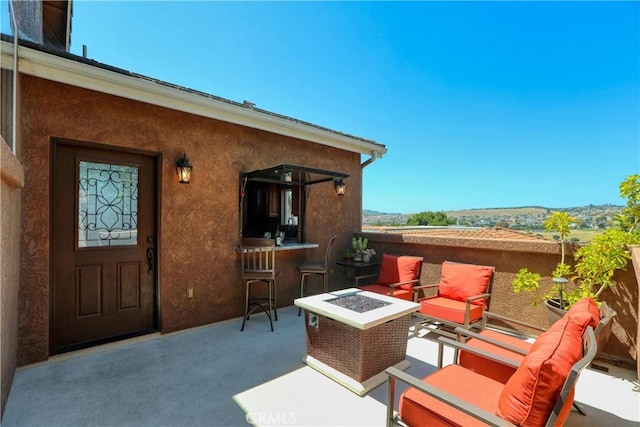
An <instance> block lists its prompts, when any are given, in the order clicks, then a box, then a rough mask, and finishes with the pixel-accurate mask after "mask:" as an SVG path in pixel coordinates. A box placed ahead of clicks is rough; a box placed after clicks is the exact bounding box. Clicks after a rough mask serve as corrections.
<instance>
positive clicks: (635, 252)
mask: <svg viewBox="0 0 640 427" xmlns="http://www.w3.org/2000/svg"><path fill="white" fill-rule="evenodd" d="M631 261H632V262H633V269H634V270H635V276H636V284H637V285H638V290H639V291H640V279H639V278H638V273H640V247H639V246H631ZM636 303H637V312H638V313H640V293H639V294H638V301H636ZM636 328H637V331H636V374H638V378H640V357H639V355H640V351H639V348H640V347H639V346H640V321H638V322H637V327H636Z"/></svg>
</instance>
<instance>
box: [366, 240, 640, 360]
mask: <svg viewBox="0 0 640 427" xmlns="http://www.w3.org/2000/svg"><path fill="white" fill-rule="evenodd" d="M355 235H356V236H363V237H367V238H368V239H369V247H372V248H373V249H374V250H375V251H376V252H377V254H378V256H381V254H382V253H385V252H386V253H393V254H405V255H417V256H422V257H424V265H423V269H422V275H421V283H422V284H424V285H426V284H432V283H438V282H439V279H440V272H441V264H442V262H443V261H447V260H448V261H456V262H464V263H470V264H481V265H491V266H494V267H495V268H496V272H495V276H494V281H493V290H492V295H491V306H490V309H491V311H494V312H496V313H498V314H503V315H506V316H509V317H512V318H515V319H520V320H523V321H526V322H529V323H532V324H535V325H538V326H541V327H547V326H548V319H547V313H546V310H545V307H544V304H540V305H538V307H533V306H532V304H531V299H530V295H528V294H524V293H522V294H519V295H516V294H514V292H513V288H512V286H511V281H512V280H513V278H514V276H515V274H516V273H517V272H518V271H519V270H520V269H521V268H523V267H527V268H528V269H529V270H531V271H534V272H537V273H540V274H541V275H542V276H543V281H542V287H541V288H542V289H541V290H542V293H541V294H542V295H544V294H545V293H546V292H547V291H548V290H549V288H550V287H551V284H552V278H551V276H550V272H551V271H553V269H554V268H555V266H556V264H557V263H558V261H559V259H560V245H559V244H558V243H556V242H551V241H540V242H535V241H530V242H529V241H520V240H490V239H486V240H483V239H470V238H444V237H433V236H419V235H404V236H403V235H400V234H384V233H356V234H355ZM571 254H572V252H571V251H570V252H569V261H570V260H571V259H572V258H571ZM636 277H637V276H636V273H635V270H634V265H632V263H631V262H630V263H629V264H628V267H627V270H626V271H618V272H616V274H615V276H614V279H615V280H616V282H617V285H616V286H615V287H613V288H609V289H607V290H606V291H605V292H604V294H603V295H602V297H601V300H602V301H606V302H607V303H608V304H609V305H610V306H611V307H612V308H613V309H614V310H615V311H616V312H617V315H616V317H615V318H614V323H613V327H612V335H611V338H610V339H609V341H608V343H607V346H606V347H605V349H604V351H603V355H606V356H611V357H613V358H614V359H617V360H621V361H630V360H637V354H638V352H637V345H638V344H637V339H638V338H637V335H638V310H639V307H638V305H639V302H638V282H637V279H636Z"/></svg>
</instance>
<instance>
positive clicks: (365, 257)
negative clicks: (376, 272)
mask: <svg viewBox="0 0 640 427" xmlns="http://www.w3.org/2000/svg"><path fill="white" fill-rule="evenodd" d="M370 261H371V255H369V254H362V262H370Z"/></svg>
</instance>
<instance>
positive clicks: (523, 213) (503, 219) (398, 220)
mask: <svg viewBox="0 0 640 427" xmlns="http://www.w3.org/2000/svg"><path fill="white" fill-rule="evenodd" d="M623 208H624V206H617V205H612V204H605V205H587V206H579V207H572V208H547V207H543V206H522V207H511V208H488V209H465V210H458V211H442V212H444V213H445V214H446V215H447V216H448V217H449V218H455V219H457V220H458V224H459V225H468V226H481V227H492V226H493V225H495V224H499V223H506V224H507V225H508V226H509V227H510V228H525V229H530V228H533V229H535V228H540V227H542V222H543V221H544V219H545V218H546V217H547V215H548V214H549V213H550V212H552V211H566V212H568V213H569V214H570V215H572V216H575V217H578V218H580V220H581V223H582V225H581V226H582V227H588V228H591V227H594V228H599V227H602V226H604V225H605V224H606V222H607V219H610V218H611V216H612V215H614V214H616V213H618V212H620V210H622V209H623ZM411 215H413V214H411V213H408V214H401V213H384V212H377V211H373V210H370V209H363V211H362V223H363V225H404V224H406V222H407V220H408V219H409V217H410V216H411Z"/></svg>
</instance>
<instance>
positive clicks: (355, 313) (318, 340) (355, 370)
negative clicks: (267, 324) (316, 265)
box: [294, 288, 420, 395]
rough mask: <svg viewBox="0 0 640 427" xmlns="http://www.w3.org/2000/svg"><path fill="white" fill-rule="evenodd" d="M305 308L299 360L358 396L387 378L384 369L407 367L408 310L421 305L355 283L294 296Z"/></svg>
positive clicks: (416, 308)
mask: <svg viewBox="0 0 640 427" xmlns="http://www.w3.org/2000/svg"><path fill="white" fill-rule="evenodd" d="M294 303H295V305H297V306H298V307H302V308H303V309H304V310H305V327H306V332H307V355H306V356H305V357H304V359H303V361H304V362H305V363H306V364H307V365H309V366H311V367H312V368H314V369H316V370H317V371H319V372H321V373H323V374H324V375H326V376H328V377H329V378H331V379H333V380H334V381H336V382H338V383H340V384H342V385H343V386H345V387H346V388H348V389H349V390H351V391H353V392H354V393H356V394H358V395H363V394H365V393H367V392H368V391H369V390H371V389H373V388H375V387H377V386H378V385H380V384H382V383H383V382H385V381H386V379H387V376H386V374H385V372H384V371H385V369H387V368H388V367H390V366H394V367H395V368H397V369H402V370H404V369H407V368H408V367H409V365H410V363H409V361H408V360H406V353H407V339H408V333H409V327H410V326H411V313H413V312H414V311H416V310H418V308H419V307H420V305H419V304H416V303H414V302H410V301H405V300H401V299H399V298H393V297H388V296H385V295H380V294H377V293H373V292H367V291H362V290H360V289H357V288H350V289H344V290H341V291H335V292H329V293H325V294H319V295H313V296H309V297H305V298H298V299H296V300H295V301H294Z"/></svg>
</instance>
